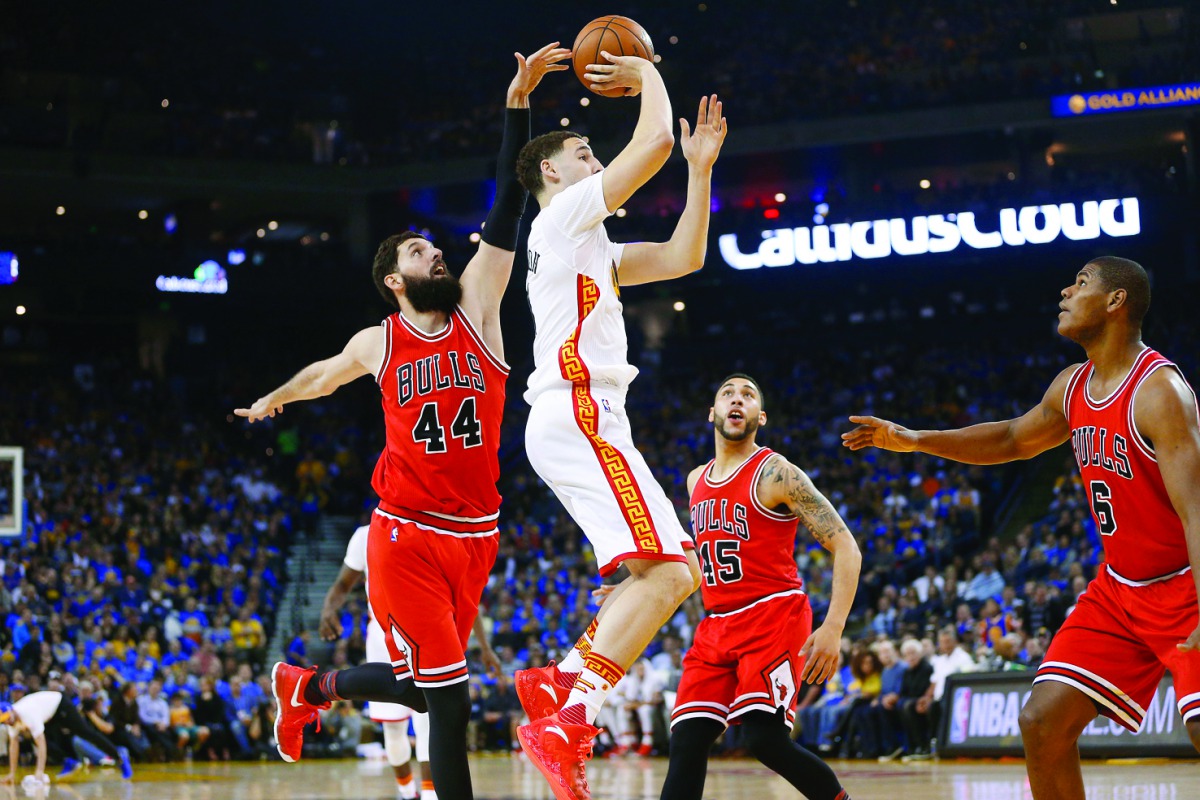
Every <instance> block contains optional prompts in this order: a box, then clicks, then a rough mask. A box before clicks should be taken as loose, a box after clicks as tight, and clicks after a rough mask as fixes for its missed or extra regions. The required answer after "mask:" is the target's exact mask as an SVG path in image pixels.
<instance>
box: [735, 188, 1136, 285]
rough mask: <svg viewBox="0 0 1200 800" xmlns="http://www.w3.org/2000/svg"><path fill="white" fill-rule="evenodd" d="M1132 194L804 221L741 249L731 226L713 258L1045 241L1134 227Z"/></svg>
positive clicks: (815, 258)
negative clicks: (994, 211) (986, 209)
mask: <svg viewBox="0 0 1200 800" xmlns="http://www.w3.org/2000/svg"><path fill="white" fill-rule="evenodd" d="M1141 231H1142V224H1141V216H1140V214H1139V210H1138V200H1137V198H1136V197H1125V198H1122V199H1113V200H1089V201H1087V202H1085V203H1078V204H1076V203H1059V204H1058V205H1041V206H1025V207H1023V208H1002V209H1000V212H999V214H998V215H996V216H994V217H993V216H991V215H989V218H988V219H983V218H981V217H977V216H976V214H975V213H974V212H971V211H961V212H959V213H957V214H929V215H927V216H922V217H911V218H909V219H905V218H903V217H897V218H894V219H876V220H871V221H865V222H839V223H834V224H833V225H815V226H813V227H811V228H775V229H773V230H766V231H763V232H762V234H761V236H762V242H761V243H759V244H758V246H757V247H756V248H753V246H751V247H752V249H750V250H749V251H748V252H747V251H744V250H743V249H742V248H743V247H745V246H746V244H745V243H744V242H743V243H739V242H738V236H737V234H735V233H726V234H723V235H722V236H720V237H718V239H717V243H718V245H719V247H720V250H721V257H722V258H723V259H725V263H726V264H728V265H729V266H731V267H733V268H734V269H758V268H760V267H790V266H792V265H793V264H797V263H799V264H817V263H822V264H831V263H835V262H838V261H852V260H854V259H856V258H863V259H871V258H887V257H888V256H919V255H925V254H927V253H949V252H952V251H954V250H957V249H959V248H960V247H969V248H972V249H975V250H991V249H993V248H997V247H1021V246H1024V245H1040V244H1049V243H1051V242H1053V241H1056V240H1058V239H1060V238H1064V237H1065V238H1066V239H1069V240H1071V241H1076V242H1078V241H1085V240H1088V239H1099V238H1100V237H1101V236H1136V235H1137V234H1139V233H1141Z"/></svg>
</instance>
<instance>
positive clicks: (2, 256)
mask: <svg viewBox="0 0 1200 800" xmlns="http://www.w3.org/2000/svg"><path fill="white" fill-rule="evenodd" d="M20 275H21V271H20V264H19V263H18V262H17V254H16V253H4V252H0V285H3V284H6V283H16V282H17V278H18V277H20Z"/></svg>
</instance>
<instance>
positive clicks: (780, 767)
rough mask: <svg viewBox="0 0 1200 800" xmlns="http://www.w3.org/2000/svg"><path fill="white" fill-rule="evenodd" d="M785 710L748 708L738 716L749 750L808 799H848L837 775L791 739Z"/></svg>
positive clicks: (848, 796)
mask: <svg viewBox="0 0 1200 800" xmlns="http://www.w3.org/2000/svg"><path fill="white" fill-rule="evenodd" d="M785 716H786V712H785V711H784V710H783V709H782V708H781V709H778V710H777V711H776V712H775V713H774V714H769V713H767V712H766V711H747V712H746V713H745V714H744V715H742V717H741V724H742V733H743V734H744V737H745V738H744V741H745V742H746V747H747V748H748V749H749V750H750V754H751V755H753V756H754V757H755V758H757V759H758V760H759V761H760V762H762V764H763V766H765V767H767V768H768V769H770V770H772V771H773V772H775V773H776V774H778V775H779V776H780V777H782V778H783V779H784V780H786V781H787V782H788V783H790V784H791V785H792V786H795V787H796V789H797V790H799V791H800V792H801V793H802V794H803V795H804V796H805V797H807V798H809V800H849V798H850V795H848V794H847V793H846V790H845V789H843V788H842V784H841V782H840V781H838V778H837V775H835V774H834V772H833V770H832V769H830V768H829V765H828V764H826V763H825V762H824V761H822V760H821V759H819V758H817V757H816V756H815V755H813V754H812V753H810V752H809V751H808V750H805V749H804V748H803V747H801V746H800V745H798V744H796V743H795V742H794V741H792V737H791V735H790V732H789V731H788V727H787V723H786V722H785V721H784V720H785Z"/></svg>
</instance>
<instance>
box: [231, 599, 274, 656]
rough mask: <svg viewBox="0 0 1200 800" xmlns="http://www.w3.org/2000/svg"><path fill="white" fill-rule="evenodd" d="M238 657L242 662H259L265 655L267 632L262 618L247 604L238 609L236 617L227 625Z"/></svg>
mask: <svg viewBox="0 0 1200 800" xmlns="http://www.w3.org/2000/svg"><path fill="white" fill-rule="evenodd" d="M229 632H230V634H231V636H232V638H233V646H234V648H236V649H237V653H238V659H239V660H240V661H242V662H244V663H251V664H261V663H262V662H263V661H264V659H265V657H266V646H267V634H266V631H265V630H263V624H262V620H260V619H259V618H258V617H257V616H255V615H254V614H253V612H252V611H251V610H250V608H249V607H248V606H242V607H241V608H239V609H238V615H237V619H235V620H234V621H233V622H231V623H230V625H229Z"/></svg>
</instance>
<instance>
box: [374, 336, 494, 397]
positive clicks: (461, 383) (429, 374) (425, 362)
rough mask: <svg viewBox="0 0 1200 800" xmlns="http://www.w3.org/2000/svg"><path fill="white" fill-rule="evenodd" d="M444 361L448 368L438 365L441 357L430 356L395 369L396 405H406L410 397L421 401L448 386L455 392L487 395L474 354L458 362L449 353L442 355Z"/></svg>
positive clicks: (437, 355)
mask: <svg viewBox="0 0 1200 800" xmlns="http://www.w3.org/2000/svg"><path fill="white" fill-rule="evenodd" d="M446 361H447V362H448V367H447V366H445V365H443V364H442V354H441V353H434V354H433V355H428V356H425V357H424V358H418V359H416V360H415V361H406V362H405V363H403V364H400V365H399V366H397V367H396V384H397V395H398V399H399V402H400V405H404V404H406V403H407V402H408V401H409V400H412V399H413V397H423V396H425V395H427V394H429V393H431V392H434V391H441V390H443V389H449V388H450V387H451V386H453V387H454V388H456V389H474V390H475V391H477V392H485V391H487V385H486V383H485V382H484V379H483V368H482V367H481V366H480V364H479V356H477V355H476V354H475V353H470V352H468V353H466V354H465V358H462V357H460V356H459V353H458V351H457V350H451V351H449V352H448V353H446ZM464 362H465V364H464ZM464 367H465V369H464Z"/></svg>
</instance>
